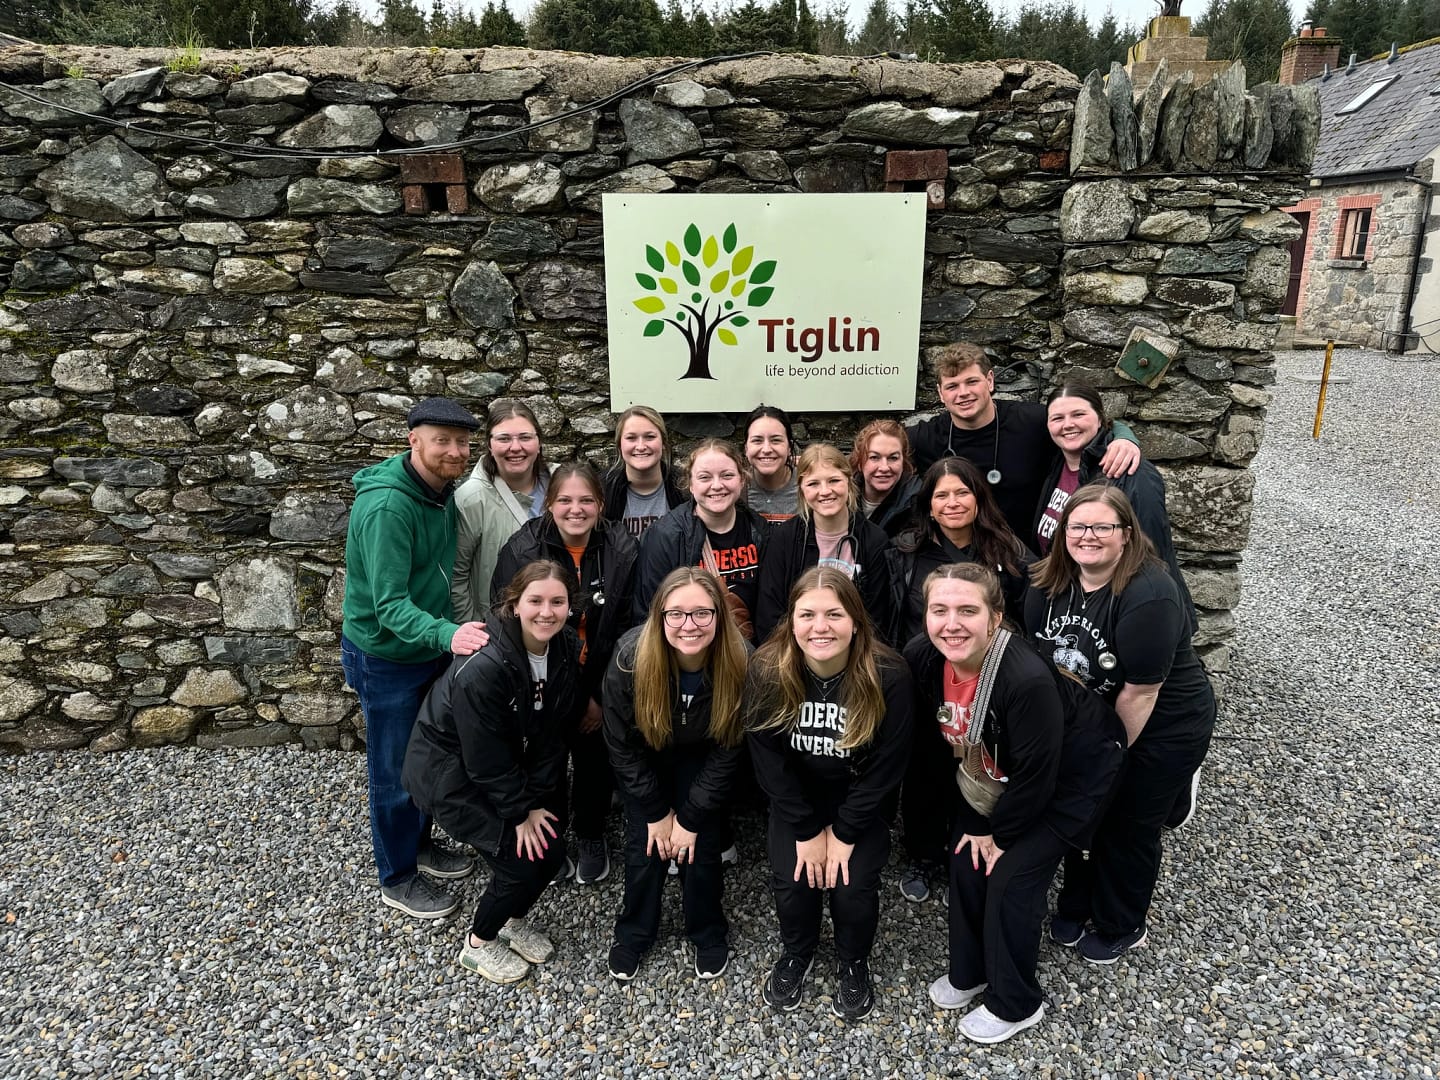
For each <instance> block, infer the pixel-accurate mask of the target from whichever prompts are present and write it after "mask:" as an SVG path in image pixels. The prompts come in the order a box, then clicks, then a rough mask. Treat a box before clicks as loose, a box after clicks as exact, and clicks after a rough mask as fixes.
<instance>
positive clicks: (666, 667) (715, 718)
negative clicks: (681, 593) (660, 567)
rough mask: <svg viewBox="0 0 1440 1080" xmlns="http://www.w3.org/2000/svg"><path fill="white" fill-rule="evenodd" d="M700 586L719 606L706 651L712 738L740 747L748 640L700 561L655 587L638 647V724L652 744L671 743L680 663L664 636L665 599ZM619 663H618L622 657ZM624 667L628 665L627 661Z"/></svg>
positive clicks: (722, 592)
mask: <svg viewBox="0 0 1440 1080" xmlns="http://www.w3.org/2000/svg"><path fill="white" fill-rule="evenodd" d="M686 585H698V586H700V588H702V589H704V590H705V595H707V596H708V597H710V606H711V607H713V608H714V609H715V623H714V626H715V640H714V641H713V642H711V643H710V649H709V651H708V653H707V654H706V656H705V671H706V674H707V675H708V676H709V678H710V694H711V696H710V737H711V738H712V739H714V740H715V742H716V743H717V744H719V745H720V746H724V747H733V746H737V745H739V743H740V738H741V736H742V735H744V734H745V725H744V721H743V720H742V718H741V715H740V691H741V689H742V688H743V687H744V684H745V664H746V661H747V659H748V657H747V655H746V649H745V642H744V640H743V639H742V638H741V637H740V631H739V629H738V628H737V627H736V625H735V619H734V617H733V616H732V615H731V614H730V605H729V604H727V603H726V602H725V586H724V585H722V584H720V582H719V580H717V579H716V577H715V575H714V574H712V573H710V571H708V570H705V569H702V568H701V567H698V566H682V567H680V568H679V569H678V570H671V571H670V573H668V574H666V575H665V578H664V580H662V581H661V582H660V587H659V588H658V589H656V590H655V598H654V599H653V600H651V601H650V611H649V613H648V614H647V615H646V616H645V622H644V623H643V624H642V626H643V627H644V628H643V629H642V630H641V631H640V639H639V641H638V642H637V643H636V647H635V668H634V671H633V676H634V679H633V685H634V688H635V727H636V728H637V729H639V731H640V736H641V738H643V739H644V740H645V742H646V744H647V745H648V746H650V747H651V748H652V749H654V750H660V749H663V748H664V747H665V746H666V745H668V744H669V742H670V736H671V731H672V729H671V719H672V716H671V714H672V712H673V710H674V702H675V686H676V683H677V682H678V681H679V677H680V675H679V670H680V665H679V664H678V663H677V662H676V660H675V650H674V649H672V648H671V647H670V643H669V641H667V640H666V638H665V602H666V600H668V599H669V598H670V594H671V593H673V592H674V591H675V590H676V589H680V588H683V587H684V586H686ZM616 663H620V661H619V660H617V661H616ZM621 670H626V669H625V668H624V667H623V666H622V668H621Z"/></svg>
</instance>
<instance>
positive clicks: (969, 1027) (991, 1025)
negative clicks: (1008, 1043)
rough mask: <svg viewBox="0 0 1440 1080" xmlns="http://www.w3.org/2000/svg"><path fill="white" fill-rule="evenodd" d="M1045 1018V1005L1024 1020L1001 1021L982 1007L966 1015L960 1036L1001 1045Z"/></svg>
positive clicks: (961, 1024) (962, 1022) (978, 1041)
mask: <svg viewBox="0 0 1440 1080" xmlns="http://www.w3.org/2000/svg"><path fill="white" fill-rule="evenodd" d="M1044 1018H1045V1006H1044V1005H1043V1004H1042V1005H1041V1006H1040V1007H1039V1008H1038V1009H1036V1010H1035V1011H1034V1012H1033V1013H1031V1014H1030V1015H1029V1016H1027V1017H1025V1019H1024V1020H1001V1019H1000V1018H999V1017H998V1016H996V1015H995V1014H994V1013H992V1012H991V1011H990V1010H989V1009H987V1008H986V1007H985V1006H984V1005H981V1006H980V1007H979V1008H977V1009H972V1010H971V1011H970V1012H968V1013H966V1014H965V1017H964V1019H963V1020H961V1021H960V1034H961V1035H964V1036H965V1037H966V1038H967V1039H969V1040H970V1041H971V1042H977V1043H999V1042H1004V1041H1005V1040H1006V1039H1008V1038H1010V1036H1011V1035H1015V1034H1017V1033H1018V1032H1021V1031H1024V1030H1025V1029H1026V1028H1028V1027H1034V1026H1035V1025H1036V1024H1038V1023H1039V1022H1040V1021H1041V1020H1043V1019H1044Z"/></svg>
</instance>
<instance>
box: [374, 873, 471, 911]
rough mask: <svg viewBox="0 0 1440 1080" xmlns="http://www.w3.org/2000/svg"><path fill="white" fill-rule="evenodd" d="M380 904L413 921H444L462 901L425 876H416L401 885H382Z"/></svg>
mask: <svg viewBox="0 0 1440 1080" xmlns="http://www.w3.org/2000/svg"><path fill="white" fill-rule="evenodd" d="M380 902H381V903H382V904H384V905H385V906H386V907H392V908H394V909H395V910H396V911H403V912H404V913H405V914H406V915H409V916H410V917H411V918H412V919H443V918H445V916H446V915H449V914H451V913H453V912H454V911H455V909H456V908H458V907H459V906H460V901H458V900H456V899H455V897H453V896H451V895H450V894H449V893H447V892H446V891H445V890H443V889H441V888H440V887H439V886H438V885H436V884H435V883H434V882H432V881H431V880H430V879H429V878H427V877H426V876H425V875H424V874H416V875H415V876H414V877H412V878H411V879H410V880H409V881H406V882H403V883H401V884H399V885H382V886H381V887H380Z"/></svg>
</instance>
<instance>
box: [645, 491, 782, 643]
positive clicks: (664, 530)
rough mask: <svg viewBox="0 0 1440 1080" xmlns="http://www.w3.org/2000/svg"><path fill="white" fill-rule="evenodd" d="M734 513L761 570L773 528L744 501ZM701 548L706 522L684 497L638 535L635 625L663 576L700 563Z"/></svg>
mask: <svg viewBox="0 0 1440 1080" xmlns="http://www.w3.org/2000/svg"><path fill="white" fill-rule="evenodd" d="M735 515H736V520H737V521H739V522H743V523H745V524H746V525H747V526H748V528H749V531H750V539H751V540H752V541H754V543H755V550H756V551H757V552H758V553H759V559H760V566H761V568H762V569H763V568H764V566H765V552H766V551H767V549H768V546H769V542H770V533H771V532H773V531H774V530H773V527H772V526H771V525H770V523H769V522H767V521H766V520H765V519H764V518H762V517H761V516H760V515H759V514H757V513H756V512H755V511H754V510H751V509H750V507H748V506H746V505H745V504H744V503H737V504H736V505H735ZM704 550H705V525H704V523H702V522H701V520H700V518H699V517H697V516H696V514H695V501H694V500H693V499H686V500H685V501H684V502H683V503H681V504H680V505H679V506H677V507H675V509H673V510H671V511H670V512H669V513H668V514H666V515H665V516H664V517H663V518H661V519H660V520H659V521H657V522H655V524H654V525H651V526H650V528H648V529H646V530H645V535H644V536H642V537H641V538H640V564H639V569H638V570H637V571H636V574H635V609H634V622H635V623H636V624H639V623H641V622H643V621H644V619H645V616H646V615H648V614H649V612H650V601H651V600H653V599H654V598H655V591H656V590H657V589H659V588H660V582H662V581H664V580H665V575H666V574H668V573H670V571H671V570H675V569H678V568H679V567H681V566H699V565H700V553H701V552H702V551H704ZM751 615H752V617H753V615H754V613H753V612H752V613H751Z"/></svg>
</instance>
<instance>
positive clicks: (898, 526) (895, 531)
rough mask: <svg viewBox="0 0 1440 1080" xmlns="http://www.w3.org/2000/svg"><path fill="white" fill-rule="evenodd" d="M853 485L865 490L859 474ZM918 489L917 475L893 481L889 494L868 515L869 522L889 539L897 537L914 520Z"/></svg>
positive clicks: (918, 480)
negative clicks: (882, 530) (883, 531)
mask: <svg viewBox="0 0 1440 1080" xmlns="http://www.w3.org/2000/svg"><path fill="white" fill-rule="evenodd" d="M855 485H856V487H857V489H858V490H860V491H862V492H863V491H864V490H865V482H864V481H863V480H862V479H861V478H860V474H859V473H856V474H855ZM920 487H921V479H920V474H919V473H911V474H910V475H909V476H902V477H901V478H900V479H899V480H897V481H895V486H894V487H893V488H891V489H890V494H889V495H886V496H885V498H883V499H881V500H880V505H879V506H877V507H875V510H874V512H873V513H871V514H870V515H869V520H870V522H871V523H872V524H875V525H878V526H880V528H882V529H884V530H885V535H886V536H888V537H890V538H891V539H894V538H895V537H897V536H899V535H900V534H901V533H902V532H904V531H905V530H906V529H907V528H909V527H910V524H911V522H912V521H913V520H914V512H915V506H914V503H915V496H916V495H918V494H919V493H920Z"/></svg>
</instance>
